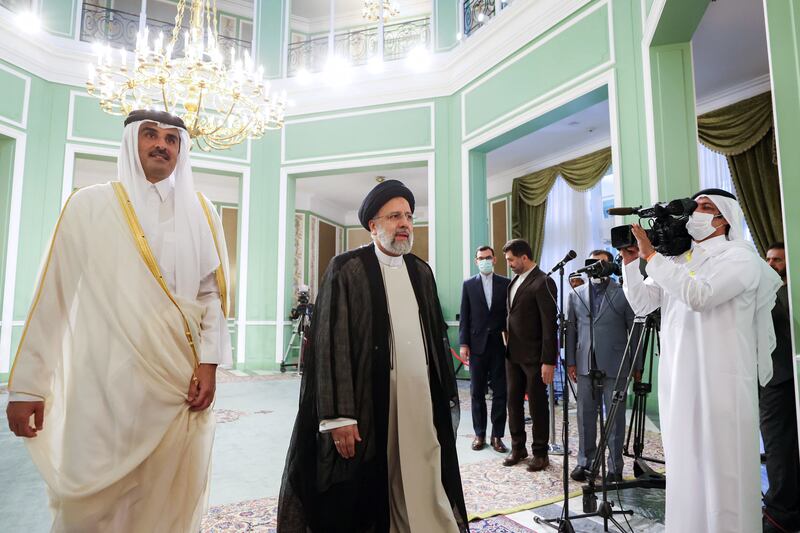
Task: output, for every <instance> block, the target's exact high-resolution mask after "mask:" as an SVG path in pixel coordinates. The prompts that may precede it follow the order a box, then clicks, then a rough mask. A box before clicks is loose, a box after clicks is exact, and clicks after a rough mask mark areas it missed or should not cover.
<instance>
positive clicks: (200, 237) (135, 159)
mask: <svg viewBox="0 0 800 533" xmlns="http://www.w3.org/2000/svg"><path fill="white" fill-rule="evenodd" d="M151 122H156V121H155V120H154V121H151ZM142 123H143V121H142V120H139V121H136V122H131V123H129V124H128V125H126V126H125V130H124V131H123V134H122V147H121V149H120V154H119V161H118V163H117V179H119V181H120V182H122V184H123V185H124V186H125V189H126V190H127V192H128V196H130V199H131V202H132V203H133V207H134V209H135V210H136V216H137V217H138V218H139V222H140V224H141V225H142V229H143V230H144V234H145V237H146V238H147V239H148V240H149V241H151V242H152V239H153V236H154V235H155V232H156V231H157V229H158V213H156V212H153V210H152V209H146V207H145V206H146V203H145V202H146V194H147V190H148V187H149V186H150V182H148V181H147V178H146V177H145V174H144V169H143V168H142V162H141V161H140V160H139V127H140V126H141V125H142ZM156 124H157V125H158V127H160V128H175V126H174V125H170V124H163V123H160V122H156ZM177 130H178V131H179V132H180V139H181V145H180V151H179V152H178V163H177V165H176V166H175V171H174V172H173V173H172V175H171V176H170V177H169V178H167V179H169V180H171V181H172V183H173V185H174V186H175V219H174V221H175V288H176V291H175V292H176V293H177V295H178V296H180V297H181V298H184V299H187V300H194V299H196V298H197V292H198V289H199V287H200V280H201V279H203V278H204V277H206V276H207V275H208V274H210V273H211V272H213V271H214V270H215V269H216V268H217V267H218V266H219V256H218V255H217V251H216V249H215V248H214V239H213V236H212V234H211V230H210V228H209V227H208V221H207V220H206V217H205V214H204V213H203V209H202V207H201V206H200V200H199V199H198V197H197V193H196V191H195V189H194V179H193V177H192V166H191V161H190V158H189V150H190V148H191V139H189V134H188V133H187V132H186V130H185V129H183V128H177Z"/></svg>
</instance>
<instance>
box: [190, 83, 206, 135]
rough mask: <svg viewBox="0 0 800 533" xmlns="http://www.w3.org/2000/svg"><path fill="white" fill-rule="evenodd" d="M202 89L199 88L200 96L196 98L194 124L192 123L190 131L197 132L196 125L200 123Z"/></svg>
mask: <svg viewBox="0 0 800 533" xmlns="http://www.w3.org/2000/svg"><path fill="white" fill-rule="evenodd" d="M204 88H205V87H203V86H202V85H201V86H200V94H199V95H198V96H197V110H195V112H194V122H192V129H193V130H195V131H197V123H198V122H199V121H200V111H201V110H202V109H203V89H204Z"/></svg>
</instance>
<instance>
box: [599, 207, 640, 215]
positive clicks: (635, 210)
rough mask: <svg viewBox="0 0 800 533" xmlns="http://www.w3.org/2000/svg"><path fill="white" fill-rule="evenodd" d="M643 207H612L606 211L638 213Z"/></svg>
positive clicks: (610, 212)
mask: <svg viewBox="0 0 800 533" xmlns="http://www.w3.org/2000/svg"><path fill="white" fill-rule="evenodd" d="M640 209H641V207H611V208H609V209H608V210H607V211H606V213H608V214H609V215H636V214H638V213H639V210H640Z"/></svg>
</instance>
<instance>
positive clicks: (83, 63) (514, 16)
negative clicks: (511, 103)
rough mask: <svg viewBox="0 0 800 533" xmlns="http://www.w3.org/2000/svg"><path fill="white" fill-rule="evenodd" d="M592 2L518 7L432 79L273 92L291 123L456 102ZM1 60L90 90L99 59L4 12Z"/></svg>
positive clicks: (441, 60) (442, 62) (396, 68)
mask: <svg viewBox="0 0 800 533" xmlns="http://www.w3.org/2000/svg"><path fill="white" fill-rule="evenodd" d="M591 1H592V0H539V1H536V2H530V1H522V0H519V1H516V2H513V3H511V4H509V6H508V7H507V8H506V9H504V10H503V11H501V12H500V13H499V14H498V15H497V16H496V17H494V18H493V19H491V20H490V21H489V22H488V23H487V24H486V25H485V26H484V27H483V28H481V29H480V30H478V31H477V32H476V33H475V34H474V35H472V36H470V37H469V38H467V39H465V40H464V41H463V42H462V43H461V44H460V45H458V46H456V47H455V48H454V49H452V50H450V51H448V52H443V53H436V54H433V60H432V64H431V67H430V68H429V69H428V71H427V72H425V73H414V72H412V71H411V70H410V69H409V68H408V66H407V65H406V62H405V61H402V60H401V61H392V62H388V63H387V64H386V71H385V72H384V73H383V74H380V75H375V74H371V73H369V72H368V71H367V68H366V67H358V68H354V69H353V71H352V73H353V81H352V83H351V84H350V85H348V86H347V87H345V88H342V89H332V88H330V87H328V86H327V85H326V84H325V83H324V81H323V80H322V79H321V76H312V79H311V80H310V81H311V82H310V83H309V84H308V85H302V84H301V83H300V81H299V80H298V79H297V78H288V79H280V80H274V81H273V87H274V88H275V89H277V90H282V89H286V91H287V92H288V94H289V95H290V98H291V99H293V100H294V101H295V102H296V106H295V107H294V108H292V109H290V110H289V114H290V115H301V114H307V113H317V112H325V111H331V110H337V109H347V108H351V107H352V108H355V107H365V106H373V105H384V104H388V103H395V102H407V101H410V100H419V99H428V98H434V97H440V96H449V95H452V94H454V93H456V92H457V91H458V90H460V89H461V88H463V87H464V86H466V85H467V84H469V83H470V82H472V81H473V80H475V79H476V78H477V77H478V76H480V75H482V74H483V73H484V72H486V71H487V70H489V69H490V68H492V67H493V66H495V65H497V64H498V63H500V62H501V61H503V60H504V59H505V58H506V57H508V56H509V55H511V54H513V53H514V52H516V51H517V50H519V49H520V48H522V47H523V46H525V45H526V44H528V43H529V42H531V41H532V40H533V39H535V38H536V37H537V36H538V35H541V34H542V33H543V32H545V31H547V30H548V29H550V28H551V27H553V26H554V25H555V24H557V23H558V22H560V21H561V20H563V19H564V18H566V17H568V16H569V15H570V14H571V13H573V12H574V11H575V10H577V9H580V8H581V7H583V6H584V5H586V4H587V3H590V2H591ZM0 59H3V60H5V61H8V62H9V63H10V64H12V65H14V66H16V67H18V68H20V69H23V70H26V71H28V72H30V73H32V74H34V75H36V76H39V77H41V78H43V79H45V80H47V81H50V82H54V83H63V84H66V85H72V86H76V87H83V86H84V85H85V83H86V76H87V64H89V63H90V62H93V59H94V58H93V54H92V53H91V45H90V44H89V43H84V42H81V41H78V40H73V39H65V38H60V37H56V36H53V35H50V34H47V33H41V34H38V35H35V36H29V35H25V34H23V32H20V31H19V29H18V28H17V26H16V23H15V22H14V19H13V17H10V16H5V14H4V13H3V12H2V11H0Z"/></svg>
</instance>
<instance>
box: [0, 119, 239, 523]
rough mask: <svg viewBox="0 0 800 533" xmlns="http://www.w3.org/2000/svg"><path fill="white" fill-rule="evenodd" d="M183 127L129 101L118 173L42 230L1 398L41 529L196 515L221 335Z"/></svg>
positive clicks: (207, 208) (207, 218)
mask: <svg viewBox="0 0 800 533" xmlns="http://www.w3.org/2000/svg"><path fill="white" fill-rule="evenodd" d="M190 143H191V141H190V139H189V135H188V133H187V131H186V128H185V126H184V125H183V122H182V121H181V120H180V119H179V118H177V117H174V116H172V115H169V114H167V113H163V112H162V113H159V112H150V111H134V112H132V113H131V114H130V115H129V116H128V118H127V119H126V121H125V130H124V133H123V139H122V146H121V150H120V156H119V161H118V178H119V181H116V182H110V183H106V184H103V185H96V186H92V187H87V188H85V189H81V190H79V191H77V192H75V193H74V194H73V195H72V196H71V197H70V199H69V200H68V201H67V203H66V204H65V205H64V208H63V210H62V213H61V216H60V218H59V221H58V223H57V225H56V228H55V230H54V234H53V239H52V242H51V245H50V250H49V252H48V253H47V256H46V259H45V263H44V266H43V269H42V273H41V276H40V279H39V283H38V287H37V289H36V293H35V296H34V300H33V303H32V305H31V309H30V312H29V314H28V319H27V321H26V324H25V329H24V330H23V334H22V339H21V341H20V345H19V350H18V352H17V355H16V357H15V359H14V366H13V368H12V371H11V377H10V379H9V392H10V401H9V404H8V409H7V414H8V422H9V427H10V429H11V431H13V432H14V433H15V434H16V435H17V436H20V437H24V438H25V439H26V444H27V447H28V450H29V451H30V453H31V457H32V458H33V461H34V463H35V464H36V466H37V467H38V469H39V471H40V472H41V474H42V477H43V478H44V480H45V482H46V484H47V489H48V495H49V498H50V507H51V510H52V513H53V527H52V531H56V532H67V533H91V532H109V531H113V532H115V533H116V532H131V533H134V532H136V533H138V532H145V531H146V532H148V533H150V532H152V533H156V532H159V533H161V532H163V533H174V532H196V531H197V530H198V529H199V526H200V519H201V518H202V515H203V513H204V510H205V506H206V493H207V487H208V483H209V470H210V456H211V445H212V441H213V435H214V419H213V413H211V411H210V410H209V409H208V407H209V406H210V405H211V403H212V401H213V398H214V392H215V388H216V381H215V372H216V368H217V365H218V364H219V363H227V362H229V360H230V354H231V348H230V337H229V334H228V330H227V325H226V319H225V313H226V310H227V287H226V283H225V279H226V278H227V256H226V254H225V242H224V236H223V233H222V226H221V223H220V220H219V217H218V216H217V215H216V213H215V211H214V209H213V206H212V205H210V204H209V202H208V200H206V199H205V198H204V197H199V196H198V195H197V193H196V192H195V191H194V184H193V180H192V174H191V166H190V162H189V150H190V148H191V144H190Z"/></svg>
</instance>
